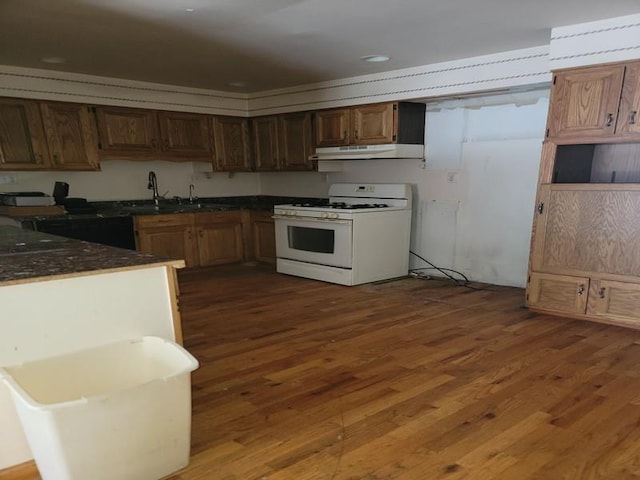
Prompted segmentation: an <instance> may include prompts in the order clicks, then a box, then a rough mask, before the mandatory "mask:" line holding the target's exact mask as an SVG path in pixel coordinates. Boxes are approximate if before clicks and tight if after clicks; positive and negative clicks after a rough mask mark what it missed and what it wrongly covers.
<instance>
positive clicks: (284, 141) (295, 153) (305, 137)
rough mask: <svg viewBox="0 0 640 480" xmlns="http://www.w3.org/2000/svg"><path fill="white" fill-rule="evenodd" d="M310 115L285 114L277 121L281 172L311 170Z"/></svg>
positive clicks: (302, 113)
mask: <svg viewBox="0 0 640 480" xmlns="http://www.w3.org/2000/svg"><path fill="white" fill-rule="evenodd" d="M311 117H312V116H311V113H309V112H301V113H287V114H284V115H280V117H279V119H278V130H279V135H280V139H279V143H278V144H279V145H280V157H281V162H282V169H283V170H290V171H295V170H301V171H307V170H313V169H314V164H313V162H312V161H311V160H310V159H309V157H310V156H311V155H312V154H313V145H312V138H313V128H312V126H311V123H312V122H311Z"/></svg>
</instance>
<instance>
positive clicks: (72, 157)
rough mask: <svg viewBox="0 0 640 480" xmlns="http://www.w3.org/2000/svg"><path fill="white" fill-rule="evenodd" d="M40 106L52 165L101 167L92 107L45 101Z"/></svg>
mask: <svg viewBox="0 0 640 480" xmlns="http://www.w3.org/2000/svg"><path fill="white" fill-rule="evenodd" d="M40 109H41V112H42V119H43V121H44V129H45V133H46V137H47V144H48V146H49V152H50V153H51V160H52V164H53V167H54V168H56V169H60V170H98V169H99V165H98V142H97V138H96V134H95V127H94V123H93V121H92V118H91V116H90V115H89V107H88V106H87V105H78V104H73V103H53V102H51V103H49V102H43V103H41V104H40Z"/></svg>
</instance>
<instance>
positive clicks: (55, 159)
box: [53, 153, 59, 164]
mask: <svg viewBox="0 0 640 480" xmlns="http://www.w3.org/2000/svg"><path fill="white" fill-rule="evenodd" d="M53 163H56V164H57V163H59V162H58V154H57V153H54V154H53Z"/></svg>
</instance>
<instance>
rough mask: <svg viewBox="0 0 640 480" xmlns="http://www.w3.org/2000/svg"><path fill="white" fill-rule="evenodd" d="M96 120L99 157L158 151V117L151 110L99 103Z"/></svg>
mask: <svg viewBox="0 0 640 480" xmlns="http://www.w3.org/2000/svg"><path fill="white" fill-rule="evenodd" d="M96 119H97V122H98V135H99V138H100V146H101V150H102V152H103V156H104V155H105V154H107V155H108V154H109V153H121V154H128V153H134V154H135V153H141V152H147V153H152V152H158V151H159V150H160V145H159V137H160V134H159V131H158V117H157V112H155V111H153V110H143V109H139V108H123V107H107V106H99V107H96Z"/></svg>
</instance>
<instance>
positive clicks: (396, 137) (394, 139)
mask: <svg viewBox="0 0 640 480" xmlns="http://www.w3.org/2000/svg"><path fill="white" fill-rule="evenodd" d="M397 139H398V136H397V135H395V134H394V135H393V141H394V142H395V141H396V140H397Z"/></svg>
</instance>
